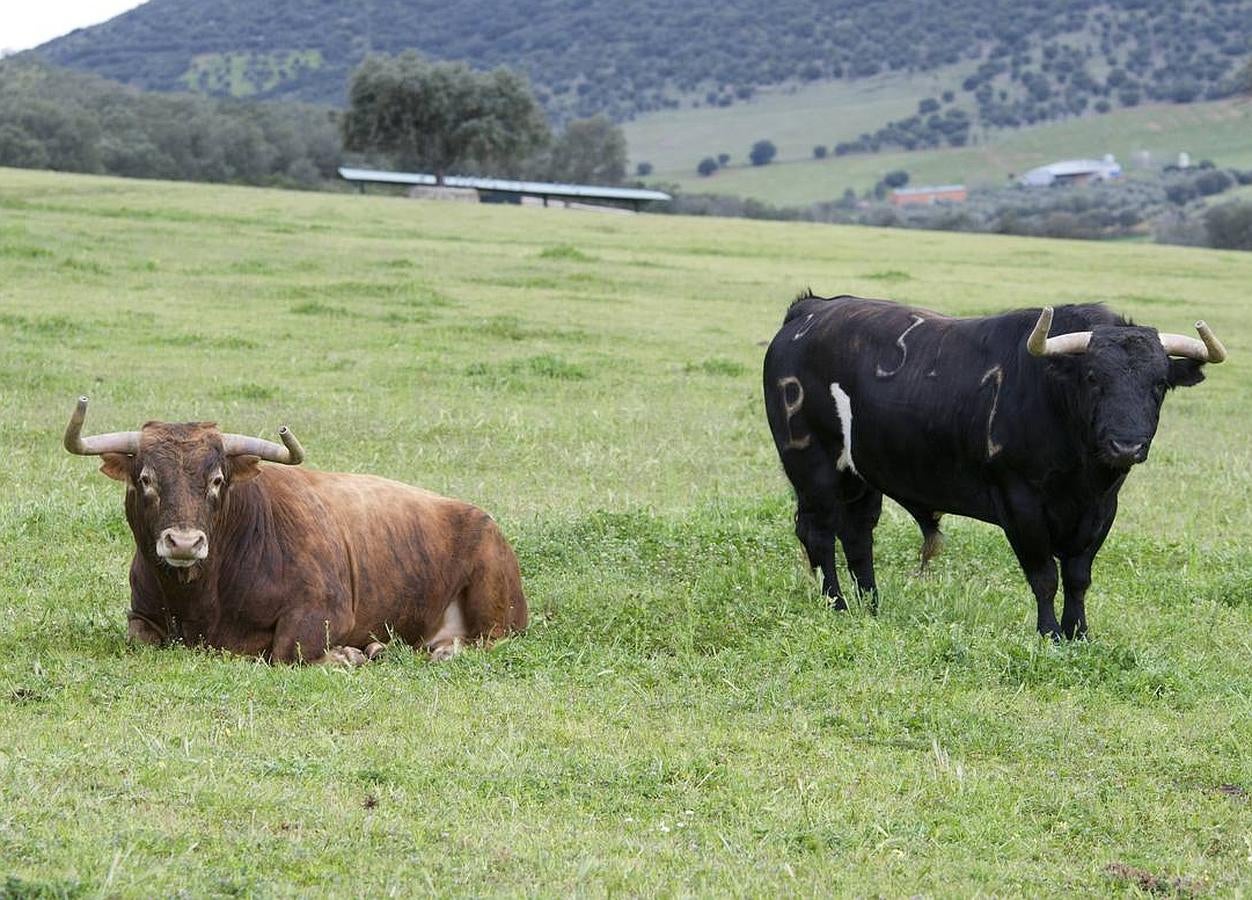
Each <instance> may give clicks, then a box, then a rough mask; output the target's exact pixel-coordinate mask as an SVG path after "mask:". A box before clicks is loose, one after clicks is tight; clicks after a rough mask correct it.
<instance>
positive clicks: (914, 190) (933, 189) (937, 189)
mask: <svg viewBox="0 0 1252 900" xmlns="http://www.w3.org/2000/svg"><path fill="white" fill-rule="evenodd" d="M963 190H965V185H963V184H937V185H922V186H919V187H905V188H896V189H895V191H894V192H893V193H896V194H899V195H900V196H902V197H908V196H909V195H911V194H939V193H950V192H952V191H963Z"/></svg>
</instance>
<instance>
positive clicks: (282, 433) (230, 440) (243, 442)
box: [222, 425, 304, 466]
mask: <svg viewBox="0 0 1252 900" xmlns="http://www.w3.org/2000/svg"><path fill="white" fill-rule="evenodd" d="M278 436H279V437H280V438H281V439H282V442H283V444H284V445H285V446H281V447H280V446H279V445H278V444H275V443H274V442H273V441H266V440H262V439H261V438H256V437H248V436H247V435H244V434H224V435H222V447H223V449H224V450H225V451H226V455H227V456H259V457H260V458H261V459H265V460H269V461H270V462H276V463H282V464H283V465H285V466H298V465H300V463H302V462H304V448H303V447H302V446H300V442H299V441H298V440H296V436H295V435H294V434H292V433H291V429H290V428H288V427H287V426H286V425H284V426H282V427H281V428H279V429H278Z"/></svg>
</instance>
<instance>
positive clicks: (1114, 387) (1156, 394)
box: [1026, 307, 1226, 469]
mask: <svg viewBox="0 0 1252 900" xmlns="http://www.w3.org/2000/svg"><path fill="white" fill-rule="evenodd" d="M1051 327H1052V309H1051V307H1045V308H1044V309H1043V312H1042V313H1041V315H1040V316H1039V321H1038V322H1037V323H1036V325H1035V328H1034V331H1032V332H1031V334H1030V337H1029V338H1028V339H1027V341H1026V348H1027V350H1028V351H1029V352H1030V353H1031V354H1032V355H1034V356H1041V357H1056V358H1067V359H1069V360H1070V363H1069V365H1067V366H1066V369H1067V371H1066V372H1065V373H1064V377H1066V378H1068V380H1069V381H1070V387H1071V388H1072V394H1073V396H1072V400H1073V402H1074V404H1075V406H1076V407H1077V409H1078V411H1079V413H1080V414H1081V415H1082V417H1083V419H1084V420H1085V422H1086V425H1087V428H1088V429H1089V431H1088V435H1089V439H1090V442H1091V444H1092V447H1093V449H1094V451H1095V453H1096V455H1097V456H1098V457H1099V458H1100V459H1101V460H1102V461H1103V462H1104V463H1105V464H1106V465H1109V466H1112V467H1114V468H1121V469H1126V468H1129V467H1130V466H1132V465H1134V464H1135V463H1139V462H1143V461H1144V460H1145V459H1147V458H1148V450H1149V449H1150V447H1151V445H1152V438H1153V437H1154V436H1155V435H1156V426H1157V423H1158V421H1159V419H1160V413H1161V401H1162V400H1163V399H1164V397H1165V392H1166V391H1167V390H1169V389H1172V388H1176V387H1188V386H1190V385H1193V384H1199V383H1200V382H1201V381H1203V380H1204V373H1203V371H1202V369H1201V367H1202V366H1203V365H1204V364H1205V363H1209V362H1211V363H1220V362H1222V361H1223V360H1224V359H1225V358H1226V348H1225V347H1223V346H1222V344H1221V341H1219V340H1218V339H1217V338H1216V337H1215V336H1214V334H1213V332H1212V331H1211V330H1210V329H1209V327H1208V325H1206V324H1205V323H1204V322H1196V331H1197V332H1199V335H1200V339H1199V340H1196V339H1195V338H1192V337H1187V336H1185V335H1181V334H1158V333H1157V332H1156V330H1155V329H1153V328H1143V327H1137V326H1116V325H1097V326H1095V327H1094V328H1093V329H1092V330H1091V331H1079V332H1073V333H1070V334H1062V335H1058V336H1057V337H1051V338H1050V337H1048V331H1049V330H1050V329H1051Z"/></svg>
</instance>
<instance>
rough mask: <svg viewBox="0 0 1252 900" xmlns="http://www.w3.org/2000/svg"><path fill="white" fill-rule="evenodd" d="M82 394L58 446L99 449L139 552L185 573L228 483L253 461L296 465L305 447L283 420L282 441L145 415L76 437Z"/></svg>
mask: <svg viewBox="0 0 1252 900" xmlns="http://www.w3.org/2000/svg"><path fill="white" fill-rule="evenodd" d="M86 415H87V398H86V397H80V398H79V400H78V406H77V407H76V408H75V410H74V413H73V415H72V416H70V423H69V425H68V427H67V428H66V429H65V449H66V450H68V451H69V452H70V453H76V454H78V455H80V456H100V457H102V460H103V462H102V464H101V466H100V471H102V472H103V473H104V474H105V475H108V476H109V477H110V478H113V479H116V480H118V481H121V482H124V483H125V484H126V517H127V519H128V520H129V522H130V526H131V531H132V532H133V533H134V535H135V542H136V544H138V546H139V548H140V550H141V551H142V552H143V553H144V555H145V556H149V558H153V559H154V562H160V563H163V564H164V565H167V566H170V567H172V568H173V569H177V570H179V572H180V574H181V577H183V579H184V580H187V579H190V578H193V577H195V573H196V567H197V566H198V564H200V563H202V562H204V561H205V560H207V559H208V556H209V547H210V542H211V540H212V537H213V531H214V526H215V525H216V524H217V523H218V520H219V518H220V514H221V511H222V510H223V508H224V506H225V501H226V496H227V492H228V491H229V490H230V487H231V485H232V484H236V483H242V482H245V481H248V480H251V479H252V478H254V477H256V475H257V473H258V471H259V469H258V465H257V464H258V462H259V461H260V460H263V459H264V460H269V461H271V462H277V463H284V464H286V465H297V464H298V463H300V462H301V461H302V460H303V459H304V448H302V447H301V446H300V442H299V441H297V440H296V437H295V435H293V434H292V433H291V432H290V431H289V430H288V429H287V428H286V427H285V426H284V427H283V428H280V429H279V432H278V433H279V436H280V437H281V438H282V442H283V445H284V446H280V445H278V444H275V443H272V442H270V441H264V440H261V439H260V438H255V437H248V436H246V435H240V434H224V433H222V432H221V431H218V429H217V426H216V425H214V424H213V423H211V422H188V423H185V424H171V423H166V422H148V423H147V424H145V425H144V426H143V428H142V429H140V430H139V431H118V432H113V433H111V434H99V435H95V436H93V437H83V436H82V434H81V432H82V427H83V419H84V418H85V417H86Z"/></svg>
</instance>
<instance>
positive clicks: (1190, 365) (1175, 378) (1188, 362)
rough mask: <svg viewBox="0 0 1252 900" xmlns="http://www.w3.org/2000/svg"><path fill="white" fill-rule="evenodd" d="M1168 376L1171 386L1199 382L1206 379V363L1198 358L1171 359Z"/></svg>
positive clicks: (1186, 385)
mask: <svg viewBox="0 0 1252 900" xmlns="http://www.w3.org/2000/svg"><path fill="white" fill-rule="evenodd" d="M1168 378H1169V386H1170V387H1171V388H1178V387H1191V386H1192V385H1193V384H1199V383H1200V382H1201V381H1203V380H1204V363H1203V361H1201V360H1198V359H1171V360H1170V361H1169V376H1168Z"/></svg>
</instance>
